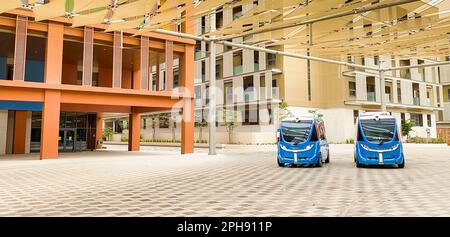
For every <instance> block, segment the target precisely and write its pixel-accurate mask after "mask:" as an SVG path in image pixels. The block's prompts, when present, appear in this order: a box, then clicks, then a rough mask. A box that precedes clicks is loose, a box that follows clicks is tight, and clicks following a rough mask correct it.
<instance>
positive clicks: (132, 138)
mask: <svg viewBox="0 0 450 237" xmlns="http://www.w3.org/2000/svg"><path fill="white" fill-rule="evenodd" d="M140 140H141V115H140V114H139V113H135V112H133V113H131V114H130V117H129V120H128V151H139V149H140Z"/></svg>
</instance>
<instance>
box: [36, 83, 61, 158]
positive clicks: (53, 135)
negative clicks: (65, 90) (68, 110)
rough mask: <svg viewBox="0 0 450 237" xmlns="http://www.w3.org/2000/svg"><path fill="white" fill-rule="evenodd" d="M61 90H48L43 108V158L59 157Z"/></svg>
mask: <svg viewBox="0 0 450 237" xmlns="http://www.w3.org/2000/svg"><path fill="white" fill-rule="evenodd" d="M60 101H61V92H59V91H53V90H46V91H45V94H44V107H43V109H42V125H41V160H44V159H57V158H58V136H59V116H60V109H61V104H60Z"/></svg>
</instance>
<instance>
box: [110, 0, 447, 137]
mask: <svg viewBox="0 0 450 237" xmlns="http://www.w3.org/2000/svg"><path fill="white" fill-rule="evenodd" d="M256 3H257V1H255V2H254V3H253V4H247V5H242V6H235V7H233V8H226V9H224V10H222V9H218V10H217V11H216V13H215V14H212V15H211V16H203V17H198V18H196V19H195V33H196V34H197V35H203V34H207V33H210V32H211V31H214V28H215V29H221V28H223V27H226V26H227V25H229V24H230V23H231V22H232V21H233V20H234V19H237V18H239V17H240V16H241V15H242V14H245V12H247V11H248V10H250V9H252V8H253V7H254V6H255V5H256ZM251 41H252V36H247V37H239V38H235V39H233V42H236V43H241V42H245V43H248V42H251ZM255 41H257V40H256V39H255ZM270 43H271V42H270V41H262V42H261V41H259V42H258V43H257V44H256V45H257V46H262V47H265V46H266V47H269V46H268V45H270ZM216 47H217V50H216V57H217V60H216V87H217V89H216V95H217V100H216V102H217V108H218V110H221V109H222V108H226V109H228V110H233V111H237V115H238V116H237V117H238V119H237V120H238V123H237V124H238V125H237V127H236V128H234V129H233V132H232V138H231V140H232V142H233V143H243V144H258V143H273V142H274V141H275V131H276V128H277V126H278V125H277V120H278V119H277V117H278V116H277V114H278V112H277V106H278V105H279V104H280V102H281V101H285V102H286V103H287V104H288V105H289V110H290V111H291V112H292V113H293V114H294V115H295V114H302V113H307V112H309V111H311V110H316V111H317V112H318V113H320V114H322V115H323V119H324V121H325V124H326V129H327V135H328V140H329V141H330V142H335V143H344V142H346V141H347V140H348V139H354V138H355V134H356V131H355V128H356V124H355V122H356V118H357V116H358V114H359V113H360V112H363V111H371V110H380V105H381V103H380V96H381V90H380V81H379V79H378V76H377V75H376V72H375V71H370V70H359V69H358V70H355V69H353V68H348V67H344V66H338V65H334V64H327V63H321V62H313V61H311V62H310V63H308V62H307V61H306V60H301V59H294V58H289V57H280V56H276V55H272V54H267V53H262V52H257V51H252V50H248V49H239V48H231V47H226V46H223V45H220V44H219V45H217V46H216ZM270 48H272V49H276V50H281V51H289V49H288V48H285V47H284V46H270ZM208 49H209V45H208V43H207V42H198V44H197V46H196V54H195V57H196V61H195V94H196V101H195V106H196V108H195V111H196V124H197V126H196V132H195V136H196V140H207V139H208V129H207V127H203V126H202V124H204V123H203V122H205V121H208V119H207V115H208V109H207V106H208V102H209V101H208V91H209V81H208V78H209V76H208V75H209V57H208V55H209V52H208ZM297 53H305V54H306V52H297ZM314 56H320V55H314ZM324 57H326V58H330V56H324ZM334 59H337V60H341V61H349V62H354V63H356V64H363V65H367V66H380V64H382V65H381V66H383V67H389V66H405V65H416V64H424V63H428V62H433V61H434V60H436V59H424V58H400V57H398V56H396V55H376V56H369V55H367V56H351V55H343V56H341V57H338V58H334ZM449 75H450V74H449ZM441 77H446V76H445V75H444V74H443V71H442V70H441V71H440V69H439V68H438V67H427V68H415V69H407V70H402V71H396V72H388V73H387V74H386V76H385V80H386V88H385V94H384V95H383V96H385V97H386V101H387V108H388V111H389V112H392V114H393V115H394V116H395V117H397V118H398V121H399V125H400V121H405V120H408V119H411V120H414V121H415V122H416V126H415V127H414V128H413V131H412V132H411V134H410V135H411V136H418V137H436V136H437V132H436V121H437V115H438V114H442V113H443V108H444V105H445V103H444V98H446V94H445V93H446V91H443V88H442V85H441V84H440V83H441V80H440V78H441ZM447 80H448V79H447ZM444 94H445V96H444ZM445 101H448V100H445ZM447 113H448V112H447ZM167 117H169V116H164V117H155V116H151V115H148V116H143V120H144V121H143V123H142V124H144V125H143V126H145V127H144V128H143V130H144V133H143V137H144V138H145V139H147V140H154V139H156V140H178V139H179V137H178V136H179V131H178V129H179V127H180V126H179V125H178V124H177V123H176V119H175V118H174V119H170V118H169V119H168V118H167ZM114 119H117V117H115V118H114ZM114 119H112V120H114ZM112 120H109V122H111V121H112ZM107 121H108V120H107ZM149 128H150V129H149ZM120 132H123V131H120ZM124 132H126V129H125V131H124ZM115 137H116V140H117V139H118V137H119V136H118V135H115ZM228 140H229V132H228V130H227V129H226V127H224V126H222V123H221V122H218V123H217V142H218V143H227V142H228Z"/></svg>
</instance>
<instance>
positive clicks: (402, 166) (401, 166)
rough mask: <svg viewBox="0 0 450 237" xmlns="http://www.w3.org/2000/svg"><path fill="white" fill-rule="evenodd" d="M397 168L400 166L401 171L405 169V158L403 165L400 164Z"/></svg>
mask: <svg viewBox="0 0 450 237" xmlns="http://www.w3.org/2000/svg"><path fill="white" fill-rule="evenodd" d="M397 166H398V168H399V169H403V168H405V158H403V161H402V163H401V164H398V165H397Z"/></svg>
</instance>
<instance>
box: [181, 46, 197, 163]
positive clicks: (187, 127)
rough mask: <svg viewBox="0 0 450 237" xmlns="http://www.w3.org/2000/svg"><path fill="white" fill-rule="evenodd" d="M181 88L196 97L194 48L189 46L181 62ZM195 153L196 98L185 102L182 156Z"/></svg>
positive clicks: (182, 125) (182, 127)
mask: <svg viewBox="0 0 450 237" xmlns="http://www.w3.org/2000/svg"><path fill="white" fill-rule="evenodd" d="M180 72H181V74H180V75H181V76H182V77H181V86H182V87H184V88H185V89H186V90H187V92H190V93H191V94H192V95H194V46H193V45H187V46H186V48H185V53H184V56H183V57H182V61H181V70H180ZM193 152H194V98H188V99H185V100H184V101H183V119H182V121H181V154H188V153H193Z"/></svg>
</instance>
